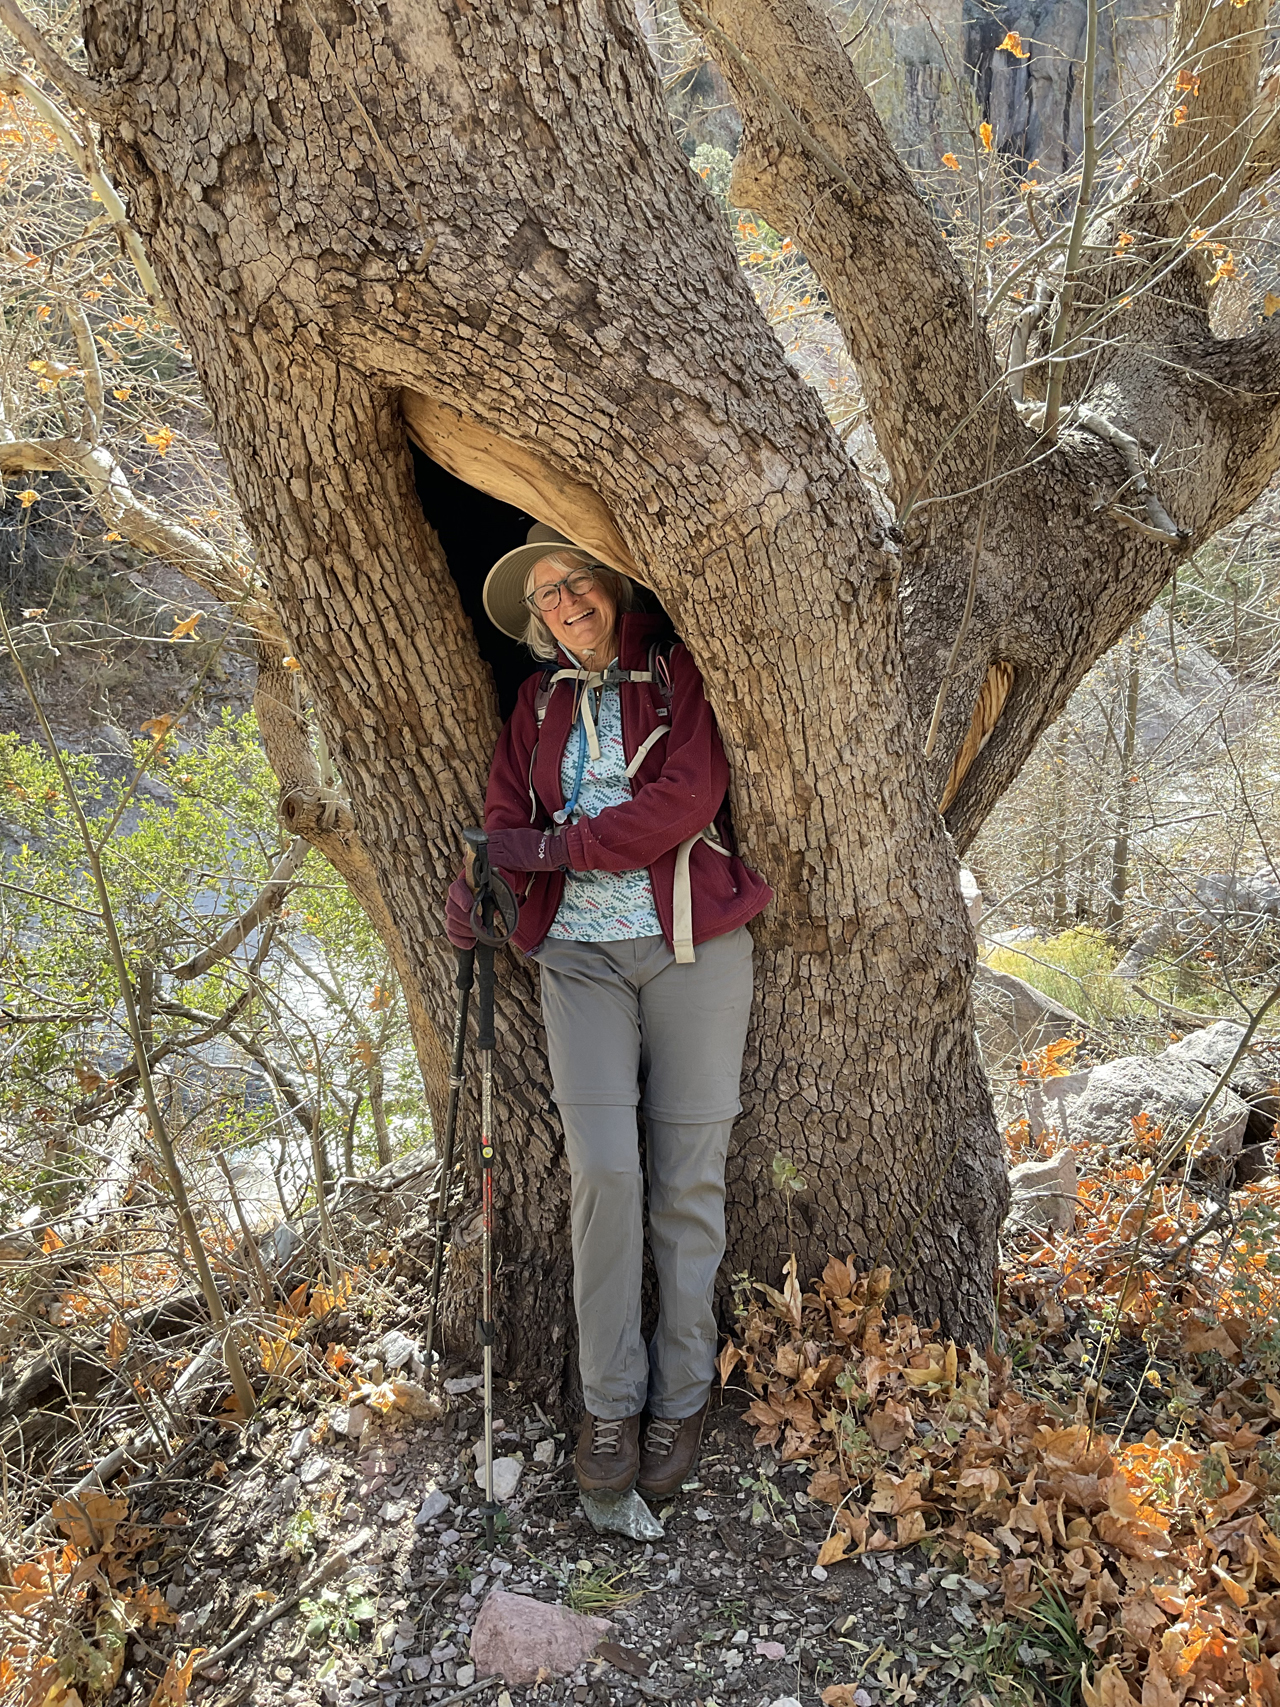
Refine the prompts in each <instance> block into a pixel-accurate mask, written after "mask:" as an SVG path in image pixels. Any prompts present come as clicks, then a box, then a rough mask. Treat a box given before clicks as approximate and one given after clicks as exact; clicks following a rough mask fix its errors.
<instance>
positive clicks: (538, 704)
mask: <svg viewBox="0 0 1280 1707" xmlns="http://www.w3.org/2000/svg"><path fill="white" fill-rule="evenodd" d="M555 673H556V667H555V665H554V664H547V665H546V666H545V667H544V669H543V672H542V678H541V680H540V681H539V683H538V691H537V693H535V694H534V696H533V715H534V716H535V717H536V718H537V720H538V728H539V729H541V728H542V722H543V719H544V718H545V717H546V715H547V706H548V705H549V704H550V703H551V684H552V678H553V677H554V675H555Z"/></svg>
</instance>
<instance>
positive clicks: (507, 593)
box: [484, 522, 591, 640]
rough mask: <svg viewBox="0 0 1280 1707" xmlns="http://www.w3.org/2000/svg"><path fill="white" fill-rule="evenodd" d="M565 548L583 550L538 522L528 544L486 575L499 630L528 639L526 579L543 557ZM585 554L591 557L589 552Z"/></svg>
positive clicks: (490, 611)
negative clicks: (525, 634)
mask: <svg viewBox="0 0 1280 1707" xmlns="http://www.w3.org/2000/svg"><path fill="white" fill-rule="evenodd" d="M562 546H567V547H568V548H569V550H571V551H583V547H582V546H580V545H575V544H574V543H573V541H572V540H571V539H566V538H565V537H564V535H563V534H562V533H557V532H556V530H555V528H549V527H547V526H546V524H545V523H543V522H535V523H534V524H533V526H532V527H531V528H530V529H529V533H528V538H527V540H526V543H525V544H524V545H517V546H516V548H515V550H514V551H508V552H507V554H506V556H505V557H500V558H499V559H498V561H497V562H496V563H495V564H494V566H493V568H492V569H490V571H489V573H488V574H487V575H486V576H485V581H484V609H485V615H486V616H487V617H488V618H489V621H490V622H491V623H492V624H493V625H494V627H495V628H500V629H501V630H502V632H503V633H504V634H509V635H510V636H511V638H512V639H513V640H523V639H524V631H525V627H526V625H527V624H528V621H529V607H528V605H527V604H525V602H524V580H525V576H526V575H527V574H528V573H529V571H530V569H532V568H533V566H534V564H535V563H536V562H537V561H538V559H539V558H540V557H546V556H547V554H548V553H549V552H552V551H555V550H556V549H557V547H562ZM583 554H584V556H587V557H590V556H591V553H590V552H589V551H588V552H584V553H583Z"/></svg>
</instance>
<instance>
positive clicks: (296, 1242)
mask: <svg viewBox="0 0 1280 1707" xmlns="http://www.w3.org/2000/svg"><path fill="white" fill-rule="evenodd" d="M301 1249H302V1240H301V1239H300V1238H299V1237H298V1235H297V1233H296V1232H295V1231H294V1229H293V1228H292V1227H291V1226H290V1225H289V1223H288V1222H287V1221H281V1222H280V1223H279V1225H278V1226H275V1227H273V1228H272V1229H271V1231H270V1232H269V1233H265V1234H264V1235H263V1236H262V1238H260V1239H259V1240H258V1250H259V1252H260V1253H261V1255H262V1260H263V1262H265V1263H266V1264H267V1266H268V1267H269V1268H274V1269H277V1270H279V1269H282V1268H284V1267H286V1266H287V1265H288V1264H289V1263H291V1262H292V1261H293V1259H294V1257H295V1256H296V1255H297V1253H298V1252H299V1251H300V1250H301Z"/></svg>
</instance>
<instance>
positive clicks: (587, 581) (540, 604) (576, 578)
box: [524, 565, 596, 611]
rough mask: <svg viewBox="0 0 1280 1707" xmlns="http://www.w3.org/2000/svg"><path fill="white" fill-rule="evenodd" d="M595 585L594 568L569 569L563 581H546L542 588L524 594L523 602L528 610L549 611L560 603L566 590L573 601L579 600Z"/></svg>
mask: <svg viewBox="0 0 1280 1707" xmlns="http://www.w3.org/2000/svg"><path fill="white" fill-rule="evenodd" d="M595 584H596V571H595V567H594V566H593V565H584V567H583V568H581V569H571V570H570V571H569V573H568V574H567V575H566V576H565V578H564V580H563V581H548V582H547V583H546V584H545V585H544V586H541V587H535V588H534V589H533V591H532V592H531V593H526V594H525V596H524V602H525V604H527V605H528V607H529V609H530V610H536V611H551V610H554V609H555V608H556V606H557V605H558V604H559V603H560V595H561V593H563V592H564V591H565V590H566V589H567V590H568V591H569V592H570V593H572V594H573V596H574V598H575V599H580V598H581V597H582V595H583V594H584V593H589V592H590V591H591V589H592V587H594V586H595Z"/></svg>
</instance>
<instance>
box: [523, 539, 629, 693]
mask: <svg viewBox="0 0 1280 1707" xmlns="http://www.w3.org/2000/svg"><path fill="white" fill-rule="evenodd" d="M539 563H549V564H550V565H551V567H552V568H553V569H558V570H559V571H560V572H561V574H562V575H571V574H572V573H573V571H574V570H575V569H586V568H588V567H589V568H592V569H594V570H595V572H596V580H597V581H598V582H599V583H600V585H601V586H602V587H604V589H605V591H606V592H607V593H608V594H609V595H610V596H611V598H612V599H613V602H614V607H615V609H617V610H618V611H619V612H621V611H624V610H632V609H634V607H635V602H636V590H635V583H634V582H632V581H631V580H629V579H628V577H627V576H626V575H621V574H619V572H618V571H617V570H616V569H610V567H609V566H608V564H607V563H600V562H598V561H597V559H596V558H594V557H593V556H592V555H591V553H590V552H589V551H577V550H575V549H574V548H573V547H571V546H565V547H563V548H562V549H561V550H559V551H548V552H547V554H546V556H545V557H539V558H538V561H537V563H531V564H530V566H529V572H528V574H527V575H526V576H525V578H524V592H525V597H526V598H528V596H529V594H530V593H531V592H532V591H533V575H534V571H535V570H536V569H537V567H538V564H539ZM526 608H527V609H528V610H529V620H528V621H527V622H526V623H525V625H524V633H523V634H522V635H521V636H520V638H521V640H522V641H523V642H524V644H525V645H526V646H527V647H528V648H529V650H530V652H532V653H533V655H534V657H535V658H540V659H541V660H542V662H543V663H545V664H551V663H554V662H555V658H556V654H557V653H558V652H559V650H560V647H559V643H558V642H557V641H556V639H555V637H554V635H553V634H552V632H551V630H550V629H549V628H548V627H547V625H546V623H545V622H543V620H542V618H541V617H540V616H539V615H538V613H537V611H536V610H533V609H532V608H530V607H526Z"/></svg>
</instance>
